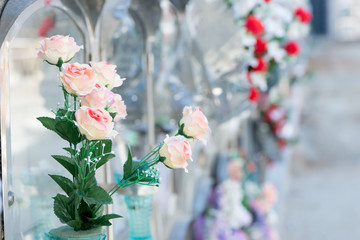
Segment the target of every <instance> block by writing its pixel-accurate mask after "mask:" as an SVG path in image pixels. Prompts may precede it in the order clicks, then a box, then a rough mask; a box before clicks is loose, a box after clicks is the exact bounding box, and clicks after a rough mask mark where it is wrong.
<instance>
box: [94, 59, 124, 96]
mask: <svg viewBox="0 0 360 240" xmlns="http://www.w3.org/2000/svg"><path fill="white" fill-rule="evenodd" d="M90 64H91V67H92V68H93V70H94V71H95V72H96V74H97V76H98V79H99V84H101V85H103V86H105V87H107V88H108V89H110V90H111V89H113V88H114V87H119V86H121V85H122V84H123V81H124V78H120V76H119V74H117V73H116V65H112V64H109V63H108V62H90Z"/></svg>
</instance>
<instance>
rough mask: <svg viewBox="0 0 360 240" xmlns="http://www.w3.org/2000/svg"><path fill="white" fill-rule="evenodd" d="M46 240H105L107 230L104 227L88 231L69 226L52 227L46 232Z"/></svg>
mask: <svg viewBox="0 0 360 240" xmlns="http://www.w3.org/2000/svg"><path fill="white" fill-rule="evenodd" d="M45 239H46V240H105V239H106V234H105V230H104V229H102V228H97V229H91V230H86V231H77V232H76V231H74V230H73V229H72V228H70V227H69V226H63V227H59V228H56V229H52V230H50V231H49V232H46V233H45Z"/></svg>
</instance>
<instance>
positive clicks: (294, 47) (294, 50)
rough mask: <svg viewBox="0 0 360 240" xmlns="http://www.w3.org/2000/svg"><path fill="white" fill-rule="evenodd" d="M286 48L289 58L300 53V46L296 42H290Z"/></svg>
mask: <svg viewBox="0 0 360 240" xmlns="http://www.w3.org/2000/svg"><path fill="white" fill-rule="evenodd" d="M284 48H285V50H286V52H287V54H288V55H289V56H296V55H298V54H299V52H300V46H299V44H298V43H297V42H295V41H288V42H287V43H286V44H285V47H284Z"/></svg>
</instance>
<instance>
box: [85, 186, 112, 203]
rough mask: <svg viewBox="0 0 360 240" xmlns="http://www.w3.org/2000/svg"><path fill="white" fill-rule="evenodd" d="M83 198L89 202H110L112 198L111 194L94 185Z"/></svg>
mask: <svg viewBox="0 0 360 240" xmlns="http://www.w3.org/2000/svg"><path fill="white" fill-rule="evenodd" d="M83 199H84V201H85V202H87V203H88V204H110V203H112V199H111V197H110V195H109V194H108V193H107V192H106V191H105V190H104V189H103V188H102V187H99V186H94V187H91V188H90V189H89V191H87V192H86V193H85V195H84V196H83Z"/></svg>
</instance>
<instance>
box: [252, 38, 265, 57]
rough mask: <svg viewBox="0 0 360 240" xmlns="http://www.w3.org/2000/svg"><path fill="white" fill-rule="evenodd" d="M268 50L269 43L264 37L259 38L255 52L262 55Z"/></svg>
mask: <svg viewBox="0 0 360 240" xmlns="http://www.w3.org/2000/svg"><path fill="white" fill-rule="evenodd" d="M266 51H267V43H266V41H265V40H264V39H262V38H257V39H256V43H255V49H254V53H255V55H256V56H261V55H263V54H264V53H265V52H266Z"/></svg>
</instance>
